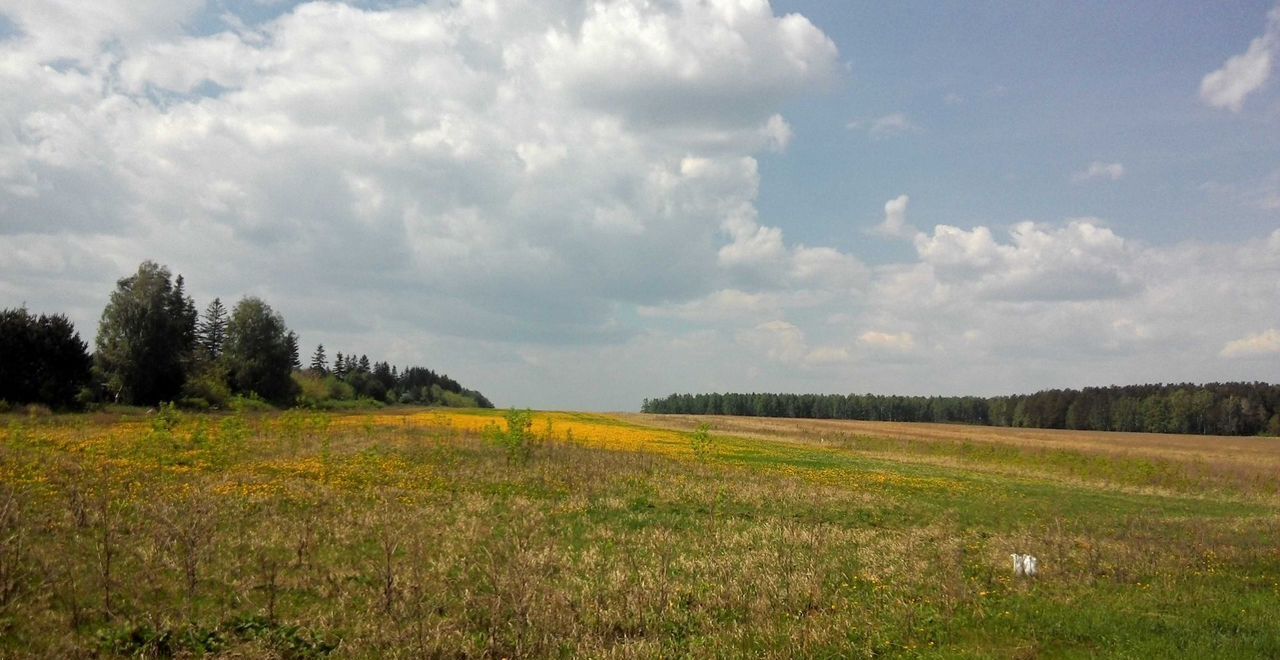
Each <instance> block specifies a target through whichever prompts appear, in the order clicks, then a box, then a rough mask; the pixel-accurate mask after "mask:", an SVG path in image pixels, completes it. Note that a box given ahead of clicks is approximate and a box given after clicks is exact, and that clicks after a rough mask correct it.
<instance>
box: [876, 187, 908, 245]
mask: <svg viewBox="0 0 1280 660" xmlns="http://www.w3.org/2000/svg"><path fill="white" fill-rule="evenodd" d="M910 201H911V198H910V197H908V196H906V195H898V196H897V197H895V198H893V199H891V200H889V201H887V202H885V203H884V220H882V221H881V222H880V224H878V225H876V226H875V227H874V228H873V229H872V230H871V231H872V233H874V234H879V235H880V236H885V237H888V238H912V237H914V236H915V235H916V233H917V230H916V228H915V227H912V226H911V225H910V224H907V204H908V203H909V202H910Z"/></svg>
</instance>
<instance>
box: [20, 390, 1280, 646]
mask: <svg viewBox="0 0 1280 660" xmlns="http://www.w3.org/2000/svg"><path fill="white" fill-rule="evenodd" d="M531 417H532V418H531V419H530V420H529V421H530V423H529V424H525V420H523V419H520V420H517V422H518V423H517V425H516V426H517V427H518V428H520V429H523V431H522V433H529V434H535V433H537V432H535V431H532V430H531V429H532V428H537V427H539V425H538V424H537V423H536V422H543V423H544V424H543V425H541V426H542V428H545V431H543V432H542V433H540V434H537V442H530V443H529V444H528V450H527V455H523V457H522V458H521V459H520V460H512V457H511V453H510V451H509V448H508V447H506V446H504V445H502V444H495V443H493V442H489V441H486V440H485V439H484V437H483V435H482V432H481V431H480V430H479V429H481V428H483V427H484V426H485V425H488V424H493V423H495V422H497V421H498V420H500V419H501V418H500V417H497V416H496V413H476V417H475V419H474V423H472V421H470V420H468V419H463V418H462V417H460V416H459V415H458V414H452V415H444V414H440V413H423V414H414V415H405V416H395V415H330V414H320V413H315V414H309V413H285V414H270V415H258V416H254V415H237V416H227V417H221V418H214V417H204V416H187V417H175V418H173V419H169V420H165V421H164V422H163V423H159V422H154V420H148V419H140V418H130V417H122V418H115V417H103V418H87V417H52V418H42V419H38V420H30V419H26V418H15V419H11V420H8V421H7V423H6V426H5V430H4V431H3V433H4V435H3V436H0V655H38V656H61V657H75V656H84V655H93V654H107V655H111V654H124V655H144V656H169V655H187V654H201V653H223V654H232V655H239V656H264V655H265V656H288V657H314V656H322V655H338V656H360V657H424V656H426V657H431V656H446V655H447V656H484V657H546V656H564V657H577V656H607V657H672V656H739V655H753V656H755V655H759V656H771V657H795V656H818V657H831V656H876V655H897V654H906V655H924V656H929V655H938V656H947V657H954V656H965V655H968V656H974V657H987V656H1008V657H1031V656H1037V655H1095V654H1097V655H1106V654H1120V655H1130V656H1146V657H1155V656H1166V655H1171V654H1173V653H1180V654H1183V655H1190V656H1192V657H1204V656H1208V655H1214V656H1238V657H1250V656H1252V657H1275V656H1277V655H1280V631H1278V629H1277V627H1276V626H1275V625H1274V616H1275V609H1274V606H1275V603H1276V602H1280V601H1278V600H1277V599H1278V598H1280V555H1277V553H1276V552H1275V548H1274V539H1275V538H1277V534H1278V533H1280V518H1278V517H1277V510H1276V508H1275V506H1274V504H1272V503H1271V502H1270V501H1268V500H1266V499H1257V498H1255V499H1250V498H1245V497H1241V496H1239V495H1238V494H1236V495H1234V496H1231V497H1227V496H1225V495H1224V496H1223V497H1222V498H1216V497H1205V496H1198V497H1188V496H1186V495H1185V494H1179V493H1175V492H1155V491H1153V492H1150V493H1140V492H1126V491H1120V490H1116V489H1114V488H1110V487H1107V486H1105V485H1101V483H1102V482H1092V481H1089V480H1087V479H1082V480H1079V481H1078V482H1066V481H1063V480H1059V479H1036V478H1033V477H1031V476H1027V475H1026V474H1021V475H1018V476H1010V475H1002V474H1000V473H999V472H998V470H997V468H998V467H999V466H1000V465H1001V464H1010V465H1015V466H1016V465H1017V464H1018V461H1019V460H1021V459H1020V458H1018V457H1016V456H1014V457H1011V456H1008V455H1004V454H1000V453H995V454H992V455H991V456H989V457H986V458H983V459H982V460H981V461H979V460H978V459H974V463H975V465H979V467H983V470H978V471H975V470H974V469H972V467H973V466H966V465H960V464H956V465H946V464H923V463H920V462H919V461H916V460H915V458H917V456H916V455H915V454H914V453H913V452H912V451H911V450H910V449H909V448H907V449H901V450H899V449H895V448H894V447H893V446H888V445H885V446H880V447H878V449H877V451H878V452H879V454H882V455H879V456H877V457H875V458H874V459H868V458H867V457H860V456H858V455H857V454H856V453H851V451H850V450H849V449H848V448H847V447H844V446H842V445H839V444H836V443H832V444H831V445H829V446H825V447H824V446H821V445H818V444H816V443H790V442H774V441H768V440H752V439H745V438H741V437H729V436H723V435H716V436H715V437H714V438H712V437H710V435H709V434H707V437H705V438H703V439H701V440H699V436H697V435H693V434H690V435H687V436H679V437H678V438H676V439H677V440H680V442H675V441H670V440H671V436H670V435H669V432H659V431H645V430H644V429H642V428H639V427H634V426H627V425H625V424H621V423H620V422H618V421H617V420H611V419H605V418H595V417H588V416H546V415H533V416H531ZM552 420H554V422H553V421H552ZM561 428H563V429H564V430H563V431H561V430H558V429H561ZM570 431H572V433H571V434H570ZM705 431H706V430H704V432H705ZM664 433H665V434H667V435H664ZM646 434H648V435H646ZM645 437H651V438H653V441H652V444H653V447H654V449H653V451H647V450H645V449H644V447H645V444H644V441H643V438H645ZM604 438H613V439H615V440H613V442H614V443H615V444H616V445H617V446H616V447H615V446H612V445H610V444H609V442H607V441H605V440H603V439H604ZM713 440H714V446H715V449H716V451H715V452H714V453H710V452H708V453H699V452H697V451H696V450H695V449H694V447H696V442H706V443H708V444H710V443H711V442H712V441H713ZM624 443H625V446H624ZM521 451H522V452H524V451H525V450H521ZM898 454H900V455H901V457H902V458H903V460H902V461H901V462H897V461H894V460H892V457H893V456H894V455H898ZM983 461H985V462H983ZM1187 478H1188V479H1192V480H1195V479H1196V478H1197V477H1196V475H1194V474H1191V475H1189V476H1188V477H1187ZM1010 552H1031V553H1034V554H1036V555H1037V556H1038V557H1040V559H1041V562H1042V563H1041V574H1040V576H1038V578H1037V579H1034V580H1025V579H1015V578H1014V576H1013V575H1012V571H1011V570H1010V567H1009V566H1008V555H1009V553H1010Z"/></svg>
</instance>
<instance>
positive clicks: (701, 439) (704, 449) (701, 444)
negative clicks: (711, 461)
mask: <svg viewBox="0 0 1280 660" xmlns="http://www.w3.org/2000/svg"><path fill="white" fill-rule="evenodd" d="M690 443H691V445H692V446H693V455H694V456H695V457H697V459H698V460H700V461H705V460H707V459H708V458H710V457H711V449H712V447H711V425H710V424H699V425H698V430H696V431H694V432H693V436H692V437H691V438H690Z"/></svg>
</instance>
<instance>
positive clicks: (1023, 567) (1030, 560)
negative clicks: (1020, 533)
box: [1009, 553, 1040, 577]
mask: <svg viewBox="0 0 1280 660" xmlns="http://www.w3.org/2000/svg"><path fill="white" fill-rule="evenodd" d="M1009 558H1010V559H1013V575H1014V576H1015V577H1032V576H1034V575H1035V574H1036V573H1037V572H1039V570H1040V560H1039V559H1036V558H1035V557H1034V556H1032V555H1024V554H1021V553H1014V554H1012V555H1009Z"/></svg>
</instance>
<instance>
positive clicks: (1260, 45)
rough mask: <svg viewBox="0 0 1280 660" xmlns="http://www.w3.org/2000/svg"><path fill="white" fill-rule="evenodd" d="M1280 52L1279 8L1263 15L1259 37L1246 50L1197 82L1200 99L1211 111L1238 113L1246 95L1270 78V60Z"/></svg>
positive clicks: (1260, 86) (1256, 89)
mask: <svg viewBox="0 0 1280 660" xmlns="http://www.w3.org/2000/svg"><path fill="white" fill-rule="evenodd" d="M1277 49H1280V7H1276V8H1275V9H1272V10H1271V12H1270V13H1268V14H1267V27H1266V31H1265V32H1264V33H1263V34H1262V36H1260V37H1258V38H1256V39H1254V40H1253V41H1251V42H1249V49H1248V50H1246V51H1245V52H1243V53H1241V54H1239V55H1235V56H1233V57H1231V58H1229V59H1228V60H1227V61H1226V63H1225V64H1223V65H1222V68H1220V69H1218V70H1217V71H1213V72H1212V73H1209V74H1208V75H1206V76H1205V77H1204V78H1203V79H1202V80H1201V81H1200V99H1201V100H1203V101H1204V102H1205V103H1208V104H1209V105H1211V106H1213V107H1215V108H1227V109H1229V110H1231V111H1232V112H1239V111H1240V110H1241V108H1243V107H1244V101H1245V99H1246V98H1248V96H1249V95H1250V94H1252V93H1254V92H1256V91H1258V90H1259V89H1261V88H1262V86H1263V85H1264V84H1266V82H1267V79H1268V78H1270V77H1271V67H1272V61H1273V60H1274V59H1275V58H1276V52H1277Z"/></svg>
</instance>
